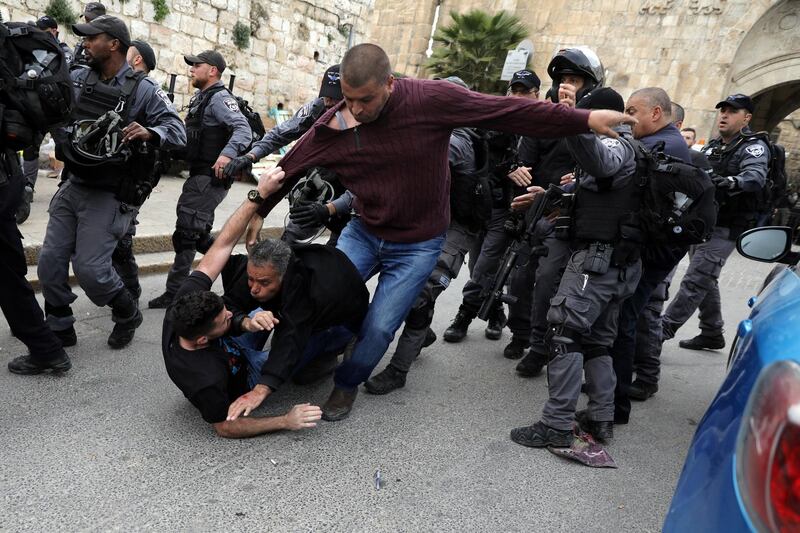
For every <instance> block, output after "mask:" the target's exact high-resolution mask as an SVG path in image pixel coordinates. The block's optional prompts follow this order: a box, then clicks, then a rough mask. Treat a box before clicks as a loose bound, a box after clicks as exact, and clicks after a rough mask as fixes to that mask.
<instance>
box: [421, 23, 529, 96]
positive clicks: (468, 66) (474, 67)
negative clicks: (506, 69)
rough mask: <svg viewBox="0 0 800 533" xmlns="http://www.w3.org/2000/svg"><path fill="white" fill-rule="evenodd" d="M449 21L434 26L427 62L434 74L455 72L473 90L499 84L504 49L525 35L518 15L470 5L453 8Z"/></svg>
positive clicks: (492, 88)
mask: <svg viewBox="0 0 800 533" xmlns="http://www.w3.org/2000/svg"><path fill="white" fill-rule="evenodd" d="M450 16H451V17H452V19H453V20H452V22H451V23H450V25H448V26H443V27H441V28H439V29H438V30H436V33H435V34H434V36H433V41H434V43H435V45H434V49H433V54H432V55H431V57H430V59H429V60H428V62H427V65H426V66H427V67H428V70H429V71H430V72H431V73H432V74H433V75H435V76H440V77H446V76H458V77H460V78H461V79H462V80H464V81H465V82H466V83H467V85H469V86H470V87H472V88H473V89H475V90H476V91H480V92H485V93H492V92H498V91H500V90H502V89H501V88H500V86H501V83H500V81H499V80H500V73H501V72H502V70H503V63H504V62H505V59H506V52H508V50H512V49H513V48H514V47H515V46H516V45H517V43H519V41H521V40H522V39H524V38H525V37H527V36H528V30H527V29H526V28H525V27H524V26H523V25H522V22H521V21H520V19H519V18H518V17H516V16H514V15H511V14H509V13H507V12H505V11H499V12H497V14H495V15H490V14H489V13H486V12H485V11H481V10H479V9H473V10H472V11H469V12H467V13H465V14H463V15H460V14H458V13H456V12H455V11H452V12H451V13H450Z"/></svg>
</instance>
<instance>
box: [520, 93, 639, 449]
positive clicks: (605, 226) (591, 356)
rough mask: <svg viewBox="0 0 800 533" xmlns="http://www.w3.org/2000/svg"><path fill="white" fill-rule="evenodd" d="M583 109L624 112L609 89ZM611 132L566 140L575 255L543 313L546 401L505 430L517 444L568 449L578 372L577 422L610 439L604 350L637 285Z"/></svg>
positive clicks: (625, 161)
mask: <svg viewBox="0 0 800 533" xmlns="http://www.w3.org/2000/svg"><path fill="white" fill-rule="evenodd" d="M584 106H585V107H587V108H589V109H615V110H617V111H622V110H623V109H624V107H625V105H624V102H623V100H622V97H621V96H620V95H619V94H618V93H617V92H615V91H613V90H612V89H610V88H603V89H598V90H595V91H592V93H591V94H589V95H587V96H586V97H584V98H583V99H582V100H581V101H580V102H578V104H577V107H584ZM615 130H616V131H617V133H618V134H619V135H620V138H619V139H613V138H608V137H606V138H600V137H597V136H596V135H594V134H592V133H588V134H583V135H576V136H574V137H569V138H567V144H568V146H569V148H570V151H571V152H572V154H573V156H574V157H575V160H576V162H577V163H578V171H577V172H576V178H577V189H576V196H575V205H574V211H573V223H572V227H571V231H572V246H573V250H574V253H573V254H572V256H571V257H570V259H569V261H568V263H567V267H566V270H565V272H564V276H563V277H562V279H561V283H560V284H559V287H558V291H557V293H556V295H555V296H554V297H553V299H552V300H551V305H550V310H549V311H548V313H547V321H548V323H549V326H550V331H549V335H548V336H549V344H550V348H551V354H550V361H549V362H548V365H547V375H548V389H549V392H550V398H549V399H548V401H547V403H546V404H545V406H544V409H543V413H542V418H541V420H540V421H538V422H536V423H535V424H533V425H531V426H526V427H520V428H516V429H514V430H512V432H511V439H512V440H513V441H514V442H516V443H518V444H522V445H524V446H531V447H546V446H554V447H566V446H570V444H571V443H572V441H573V425H574V423H575V419H576V412H575V410H576V407H577V403H578V396H579V395H580V390H581V378H582V375H583V372H584V371H585V372H586V388H587V394H588V395H589V405H588V408H587V410H586V411H584V412H582V413H580V414H579V415H578V416H577V418H578V422H579V423H580V424H581V426H582V427H583V429H584V430H585V431H587V432H588V433H590V434H592V435H593V436H594V437H595V438H596V439H598V440H601V441H604V440H607V439H610V438H611V437H612V436H613V424H614V423H613V419H614V387H615V385H616V380H615V377H614V370H613V366H612V361H611V355H610V353H609V348H610V347H611V345H612V343H613V342H614V338H615V337H616V319H617V314H618V311H619V305H620V303H621V302H622V301H624V300H625V298H627V297H629V296H630V295H631V294H633V291H634V290H635V289H636V284H637V283H638V281H639V275H640V272H641V261H640V258H639V253H640V246H641V243H642V240H643V236H642V234H641V229H640V228H639V227H638V224H637V222H636V213H637V212H638V211H639V204H640V195H639V188H640V185H639V182H638V180H637V179H636V159H635V155H634V150H633V145H632V143H631V141H632V138H633V137H632V134H631V130H630V127H628V126H618V127H617V128H615Z"/></svg>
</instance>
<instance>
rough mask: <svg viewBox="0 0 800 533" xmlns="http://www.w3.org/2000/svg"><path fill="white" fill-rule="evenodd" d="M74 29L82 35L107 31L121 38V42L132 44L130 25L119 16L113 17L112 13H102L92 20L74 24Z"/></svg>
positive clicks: (127, 44)
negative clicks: (129, 31)
mask: <svg viewBox="0 0 800 533" xmlns="http://www.w3.org/2000/svg"><path fill="white" fill-rule="evenodd" d="M72 31H73V33H75V35H80V36H81V37H87V36H90V35H100V34H101V33H107V34H109V35H110V36H112V37H113V38H115V39H119V42H121V43H122V44H124V45H125V46H130V45H131V34H130V33H128V26H126V25H125V23H124V22H122V21H121V20H120V19H118V18H117V17H112V16H111V15H100V16H99V17H97V18H96V19H93V20H92V21H91V22H86V23H83V24H73V25H72Z"/></svg>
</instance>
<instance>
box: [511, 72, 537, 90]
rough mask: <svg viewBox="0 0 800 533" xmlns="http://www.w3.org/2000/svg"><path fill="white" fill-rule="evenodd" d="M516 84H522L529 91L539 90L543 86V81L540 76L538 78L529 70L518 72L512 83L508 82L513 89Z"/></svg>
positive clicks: (512, 78)
mask: <svg viewBox="0 0 800 533" xmlns="http://www.w3.org/2000/svg"><path fill="white" fill-rule="evenodd" d="M515 83H520V84H522V85H524V86H525V87H527V88H528V89H538V88H539V87H541V86H542V81H541V80H540V79H539V76H537V75H536V73H535V72H534V71H532V70H528V69H523V70H518V71H516V72H515V73H514V75H513V76H511V81H510V82H508V86H509V87H511V86H512V85H514V84H515Z"/></svg>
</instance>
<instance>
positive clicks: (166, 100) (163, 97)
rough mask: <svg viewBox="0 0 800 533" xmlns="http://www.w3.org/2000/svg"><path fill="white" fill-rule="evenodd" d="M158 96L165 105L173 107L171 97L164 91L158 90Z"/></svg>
mask: <svg viewBox="0 0 800 533" xmlns="http://www.w3.org/2000/svg"><path fill="white" fill-rule="evenodd" d="M156 94H157V95H158V97H159V98H161V99H162V100H164V103H165V104H167V105H172V102H170V100H169V97H168V96H167V93H165V92H164V90H163V89H157V90H156Z"/></svg>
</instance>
